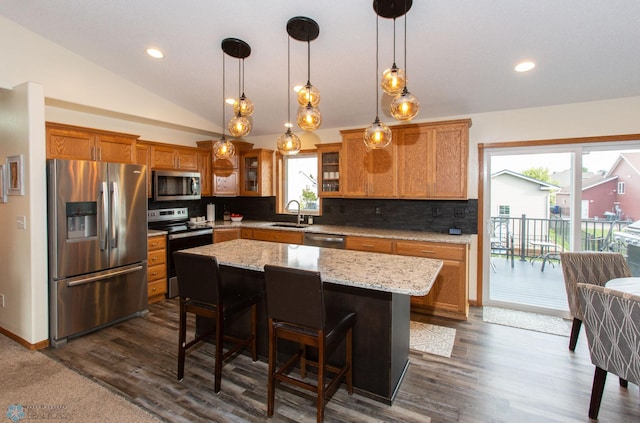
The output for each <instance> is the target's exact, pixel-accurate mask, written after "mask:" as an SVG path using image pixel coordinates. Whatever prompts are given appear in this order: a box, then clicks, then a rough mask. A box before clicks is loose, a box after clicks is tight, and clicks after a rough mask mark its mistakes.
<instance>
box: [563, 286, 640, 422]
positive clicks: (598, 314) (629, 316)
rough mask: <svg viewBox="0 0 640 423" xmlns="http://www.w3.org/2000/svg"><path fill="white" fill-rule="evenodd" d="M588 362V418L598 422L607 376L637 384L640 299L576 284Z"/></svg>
mask: <svg viewBox="0 0 640 423" xmlns="http://www.w3.org/2000/svg"><path fill="white" fill-rule="evenodd" d="M576 289H577V291H578V294H579V296H580V300H581V302H582V304H583V312H584V314H583V319H584V325H585V332H586V334H587V341H588V343H589V354H590V355H591V362H592V363H593V364H594V365H595V366H596V370H595V374H594V376H593V387H592V389H591V401H590V404H589V417H590V418H592V419H597V418H598V412H599V410H600V403H601V402H602V393H603V392H604V384H605V381H606V378H607V373H613V374H615V375H616V376H618V377H619V378H620V380H625V381H629V382H632V383H635V384H640V296H637V295H632V294H628V293H623V292H621V291H616V290H614V289H610V288H606V287H602V286H597V285H589V284H584V283H578V284H577V287H576Z"/></svg>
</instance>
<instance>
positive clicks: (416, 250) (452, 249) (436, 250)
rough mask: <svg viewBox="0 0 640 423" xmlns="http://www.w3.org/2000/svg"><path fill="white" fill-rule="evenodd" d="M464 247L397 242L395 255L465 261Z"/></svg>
mask: <svg viewBox="0 0 640 423" xmlns="http://www.w3.org/2000/svg"><path fill="white" fill-rule="evenodd" d="M466 248H467V247H466V245H457V244H442V243H438V244H436V243H433V242H419V241H397V242H396V254H400V255H404V256H415V257H426V258H435V259H440V260H456V261H464V260H465V258H466V257H465V256H466V255H465V249H466Z"/></svg>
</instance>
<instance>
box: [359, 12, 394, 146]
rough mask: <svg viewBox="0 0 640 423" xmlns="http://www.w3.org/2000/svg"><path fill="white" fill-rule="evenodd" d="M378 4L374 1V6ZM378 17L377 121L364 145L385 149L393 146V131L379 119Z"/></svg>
mask: <svg viewBox="0 0 640 423" xmlns="http://www.w3.org/2000/svg"><path fill="white" fill-rule="evenodd" d="M375 4H376V2H375V1H374V6H375ZM379 20H380V18H379V17H378V16H377V15H376V74H375V75H376V77H375V81H376V119H375V120H374V121H373V123H372V124H371V125H369V126H368V127H367V129H365V131H364V144H365V145H366V146H367V147H368V148H371V149H378V148H385V147H386V146H388V145H389V144H391V129H390V128H389V127H388V126H387V125H385V124H384V123H382V122H380V118H379V117H378V109H379V107H378V21H379Z"/></svg>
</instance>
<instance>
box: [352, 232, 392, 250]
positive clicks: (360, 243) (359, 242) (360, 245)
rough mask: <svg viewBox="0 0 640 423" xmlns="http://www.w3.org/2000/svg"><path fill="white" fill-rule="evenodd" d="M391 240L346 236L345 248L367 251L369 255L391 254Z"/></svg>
mask: <svg viewBox="0 0 640 423" xmlns="http://www.w3.org/2000/svg"><path fill="white" fill-rule="evenodd" d="M393 244H394V242H393V240H391V239H385V238H369V237H364V236H347V237H346V238H345V248H346V249H347V250H358V251H367V252H370V253H387V254H392V253H393V250H394V248H393Z"/></svg>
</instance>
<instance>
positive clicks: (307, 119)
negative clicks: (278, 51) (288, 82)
mask: <svg viewBox="0 0 640 423" xmlns="http://www.w3.org/2000/svg"><path fill="white" fill-rule="evenodd" d="M287 33H288V34H289V36H291V37H293V38H295V39H296V40H298V41H306V42H307V83H306V85H305V86H304V87H302V88H301V89H300V91H298V104H300V108H299V109H298V113H297V115H296V121H297V122H298V126H299V127H300V128H301V129H303V130H305V131H313V130H315V129H318V128H319V127H320V125H321V124H322V115H321V114H320V109H318V103H319V102H320V92H319V91H318V89H317V88H316V87H314V86H313V85H311V41H312V40H315V39H316V38H318V35H319V34H320V27H319V26H318V23H317V22H316V21H314V20H313V19H311V18H307V17H304V16H296V17H294V18H291V19H289V21H288V22H287Z"/></svg>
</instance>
